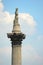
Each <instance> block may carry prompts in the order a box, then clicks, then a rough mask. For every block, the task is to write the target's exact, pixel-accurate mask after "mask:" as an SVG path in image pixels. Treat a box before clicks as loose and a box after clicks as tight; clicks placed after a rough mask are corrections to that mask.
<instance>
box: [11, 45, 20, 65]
mask: <svg viewBox="0 0 43 65" xmlns="http://www.w3.org/2000/svg"><path fill="white" fill-rule="evenodd" d="M12 65H21V45H12Z"/></svg>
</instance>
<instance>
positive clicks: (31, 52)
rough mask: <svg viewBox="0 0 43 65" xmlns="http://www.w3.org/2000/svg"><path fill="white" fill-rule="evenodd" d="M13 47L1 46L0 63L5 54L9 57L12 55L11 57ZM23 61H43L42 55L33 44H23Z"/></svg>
mask: <svg viewBox="0 0 43 65" xmlns="http://www.w3.org/2000/svg"><path fill="white" fill-rule="evenodd" d="M11 51H12V49H11V47H4V48H0V60H1V61H0V63H1V62H3V61H2V60H3V56H4V57H6V58H8V57H9V56H10V59H11ZM22 61H23V62H24V64H25V63H28V64H29V62H30V63H34V62H35V61H37V62H38V63H43V59H42V57H40V56H39V55H38V53H37V52H36V51H35V49H34V48H33V47H32V46H31V45H25V46H24V45H23V46H22Z"/></svg>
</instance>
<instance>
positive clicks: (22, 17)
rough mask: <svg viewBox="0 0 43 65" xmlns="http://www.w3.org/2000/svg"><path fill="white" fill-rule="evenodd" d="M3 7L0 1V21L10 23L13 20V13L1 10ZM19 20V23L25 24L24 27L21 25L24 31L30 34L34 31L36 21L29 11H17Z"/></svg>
mask: <svg viewBox="0 0 43 65" xmlns="http://www.w3.org/2000/svg"><path fill="white" fill-rule="evenodd" d="M3 8H4V5H3V3H2V2H1V3H0V22H1V23H8V24H9V25H10V23H12V22H13V20H14V14H10V13H9V12H8V11H3ZM19 21H20V23H22V24H23V23H24V24H25V27H23V28H24V30H25V32H27V33H28V34H30V35H31V34H33V33H34V32H36V25H37V23H36V21H35V20H34V18H33V16H31V15H30V14H29V13H19ZM6 25H7V24H6ZM27 25H28V27H27ZM22 26H23V25H22ZM5 28H6V27H5Z"/></svg>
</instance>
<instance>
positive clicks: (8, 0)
mask: <svg viewBox="0 0 43 65" xmlns="http://www.w3.org/2000/svg"><path fill="white" fill-rule="evenodd" d="M15 8H18V10H19V23H20V25H21V31H22V32H23V33H25V34H26V39H25V40H23V42H22V65H43V0H26V1H25V0H0V65H11V41H10V39H8V38H7V33H8V32H9V33H10V32H11V31H12V28H13V20H14V14H15Z"/></svg>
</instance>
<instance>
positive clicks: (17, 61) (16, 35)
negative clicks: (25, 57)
mask: <svg viewBox="0 0 43 65" xmlns="http://www.w3.org/2000/svg"><path fill="white" fill-rule="evenodd" d="M7 36H8V38H10V39H11V43H12V65H21V43H22V40H23V39H25V35H24V34H23V33H21V29H20V25H19V23H18V8H17V9H16V11H15V19H14V23H13V31H12V33H7Z"/></svg>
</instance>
